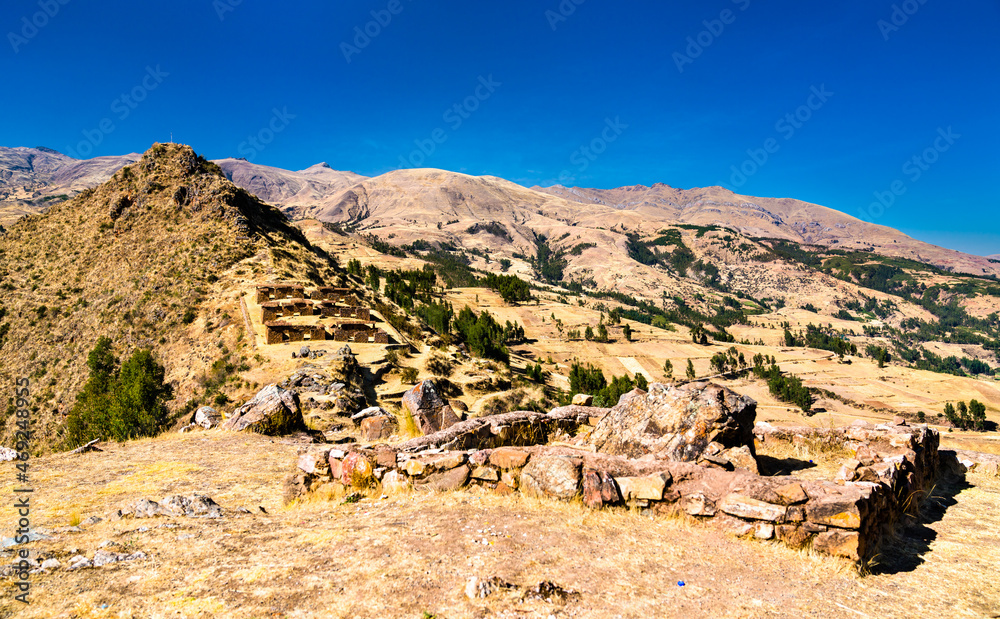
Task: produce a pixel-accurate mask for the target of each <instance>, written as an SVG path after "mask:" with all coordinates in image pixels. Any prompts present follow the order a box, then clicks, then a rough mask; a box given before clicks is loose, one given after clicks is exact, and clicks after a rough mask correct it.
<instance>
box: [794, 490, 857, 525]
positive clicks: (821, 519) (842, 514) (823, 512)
mask: <svg viewBox="0 0 1000 619" xmlns="http://www.w3.org/2000/svg"><path fill="white" fill-rule="evenodd" d="M806 517H807V518H808V519H809V521H810V522H814V523H816V524H825V525H831V526H835V527H839V528H841V529H857V528H859V527H860V526H861V497H860V494H846V493H845V494H840V495H837V494H832V495H827V496H822V497H816V498H814V499H812V500H810V501H809V502H808V503H806Z"/></svg>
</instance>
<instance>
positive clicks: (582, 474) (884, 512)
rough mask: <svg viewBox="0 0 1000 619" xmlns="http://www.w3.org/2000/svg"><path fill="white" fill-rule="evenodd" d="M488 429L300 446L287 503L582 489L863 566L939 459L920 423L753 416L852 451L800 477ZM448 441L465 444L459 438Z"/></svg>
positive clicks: (793, 437)
mask: <svg viewBox="0 0 1000 619" xmlns="http://www.w3.org/2000/svg"><path fill="white" fill-rule="evenodd" d="M576 408H578V409H579V410H576V411H572V414H569V413H565V411H564V413H563V414H564V415H565V416H566V420H569V421H570V422H573V421H574V420H575V422H576V423H580V422H582V421H583V420H584V419H585V418H586V417H587V415H588V411H587V410H585V409H586V407H576ZM519 414H520V413H519ZM511 415H513V413H512V414H511ZM528 415H529V416H530V415H540V414H537V413H534V414H528ZM542 416H544V415H542ZM521 417H524V418H525V419H527V417H525V415H521ZM521 417H518V419H521ZM486 419H488V418H486ZM530 421H531V422H532V423H542V422H541V421H539V420H535V419H534V418H532V419H531V420H530ZM543 421H544V420H543ZM564 421H565V420H564ZM465 423H467V422H465ZM496 425H497V427H495V428H494V427H493V426H491V425H489V424H479V426H477V427H476V428H472V427H471V426H470V428H469V431H470V432H474V433H478V434H482V435H483V436H484V437H485V436H487V435H488V437H487V438H489V439H490V440H489V441H487V442H485V443H483V444H489V445H490V448H489V449H467V448H463V449H456V450H451V451H449V450H446V449H442V448H441V447H438V446H436V445H443V444H445V443H441V442H440V441H435V440H432V439H433V436H434V435H431V436H428V437H424V438H423V439H415V440H414V441H410V442H409V443H404V444H403V445H398V446H391V445H374V446H359V445H352V446H333V447H331V446H315V447H311V448H308V449H307V450H306V451H304V452H303V453H302V454H301V455H300V456H299V460H298V463H297V467H296V471H295V473H293V475H292V476H291V477H289V479H288V480H286V492H285V499H286V501H288V500H291V499H293V498H295V497H296V496H299V495H301V494H304V493H307V492H311V491H315V490H317V489H319V488H320V487H321V486H323V485H326V484H333V485H340V486H364V485H367V484H374V483H381V485H382V488H383V490H385V491H393V490H398V489H403V488H414V489H429V490H439V491H444V490H455V489H459V488H462V487H465V486H480V487H482V488H485V489H488V490H490V491H494V492H497V493H500V494H509V493H513V492H522V493H524V494H527V495H532V496H544V497H549V498H553V499H559V500H571V499H573V498H575V497H577V496H581V495H582V498H583V502H584V503H585V504H586V505H587V506H588V507H591V508H600V507H603V506H609V507H614V506H634V507H637V508H641V509H649V510H651V511H652V512H654V513H676V512H683V513H686V514H688V515H690V516H692V517H694V518H697V519H699V520H705V521H708V522H711V523H713V524H716V525H718V526H720V527H722V528H723V529H725V530H728V531H731V532H733V533H736V534H738V535H746V536H751V537H755V538H758V539H764V540H768V539H777V540H779V541H781V542H783V543H785V544H788V545H790V546H793V547H802V546H811V547H812V548H814V549H816V550H818V551H821V552H824V553H827V554H831V555H835V556H840V557H846V558H848V559H850V560H852V561H855V562H858V563H864V562H866V561H867V560H869V559H871V558H872V557H873V556H874V555H875V554H877V552H878V548H879V546H880V544H881V543H882V541H883V539H885V538H886V537H887V536H888V535H890V534H891V532H892V530H893V527H894V525H895V524H896V522H897V520H898V519H899V518H900V516H901V515H902V514H903V513H904V512H905V511H906V510H907V509H913V508H915V506H916V505H917V504H918V503H919V500H914V497H917V498H918V499H919V498H920V496H922V494H923V493H924V492H926V490H927V489H928V487H929V485H930V484H932V483H933V482H934V480H935V478H936V477H937V474H938V466H939V462H940V461H939V457H938V450H937V448H938V434H937V432H935V431H934V430H931V429H928V428H927V427H926V426H902V425H900V426H894V425H880V426H871V425H867V424H866V425H855V426H851V427H848V428H840V429H835V430H815V429H807V428H792V429H778V428H773V427H771V426H768V425H767V424H758V425H757V426H756V431H755V434H756V436H757V438H758V440H760V441H762V442H770V441H790V442H793V443H794V442H796V441H827V442H836V443H837V444H838V445H839V446H841V447H843V448H847V449H850V450H851V451H853V453H854V454H855V457H856V459H855V460H852V461H849V462H846V463H845V468H844V469H842V471H841V475H840V476H839V477H841V479H838V480H830V481H807V480H802V479H796V478H794V477H786V476H775V477H763V476H759V475H755V474H753V473H751V472H749V471H746V470H742V469H739V468H737V469H734V470H724V469H723V468H719V467H713V466H703V465H699V464H696V463H694V462H682V461H670V460H666V459H660V458H656V457H651V456H645V457H641V458H638V459H630V458H628V457H626V456H621V455H613V454H608V453H597V452H592V451H588V450H583V449H574V448H570V447H561V446H560V447H556V446H539V445H536V446H522V447H510V446H504V445H503V443H504V442H505V440H506V439H505V437H510V440H511V441H517V440H523V439H524V437H523V436H522V435H523V434H524V432H510V431H508V432H504V431H503V430H504V427H505V426H504V424H503V423H498V424H496ZM507 425H508V426H509V425H510V424H507ZM502 426H504V427H502ZM457 427H458V426H452V428H451V429H450V430H451V432H452V434H455V435H456V436H457V435H459V434H461V435H462V436H465V435H466V434H469V435H470V436H471V434H470V432H464V433H457V432H456V430H455V428H457ZM443 432H444V431H443ZM449 441H450V443H449V444H452V445H456V446H457V445H462V446H464V447H468V442H467V441H458V442H456V441H455V439H454V437H450V438H449Z"/></svg>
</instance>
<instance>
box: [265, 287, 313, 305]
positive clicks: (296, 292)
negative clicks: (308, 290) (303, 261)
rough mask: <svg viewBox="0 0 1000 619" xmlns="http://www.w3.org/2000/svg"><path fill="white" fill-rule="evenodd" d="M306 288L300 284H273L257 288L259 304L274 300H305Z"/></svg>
mask: <svg viewBox="0 0 1000 619" xmlns="http://www.w3.org/2000/svg"><path fill="white" fill-rule="evenodd" d="M303 298H305V288H303V287H302V286H299V285H298V284H272V285H268V286H257V303H266V302H267V301H271V300H274V299H303Z"/></svg>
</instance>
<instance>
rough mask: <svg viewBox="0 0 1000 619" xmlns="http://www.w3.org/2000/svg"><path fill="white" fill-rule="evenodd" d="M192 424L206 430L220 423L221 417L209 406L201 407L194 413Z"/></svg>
mask: <svg viewBox="0 0 1000 619" xmlns="http://www.w3.org/2000/svg"><path fill="white" fill-rule="evenodd" d="M194 422H195V423H196V424H198V425H199V426H201V427H203V428H205V429H206V430H211V429H212V428H214V427H215V426H217V425H219V424H220V423H222V415H221V414H220V413H219V412H218V411H216V410H215V409H214V408H212V407H211V406H202V407H201V408H199V409H198V410H196V411H195V412H194Z"/></svg>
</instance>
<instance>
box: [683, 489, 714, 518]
mask: <svg viewBox="0 0 1000 619" xmlns="http://www.w3.org/2000/svg"><path fill="white" fill-rule="evenodd" d="M681 509H683V510H684V511H685V512H687V513H688V514H690V515H692V516H714V515H715V513H716V511H717V510H716V509H715V502H714V501H712V499H710V498H708V497H707V496H705V495H704V494H702V493H700V492H696V493H694V494H689V495H686V496H684V497H682V498H681Z"/></svg>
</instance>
